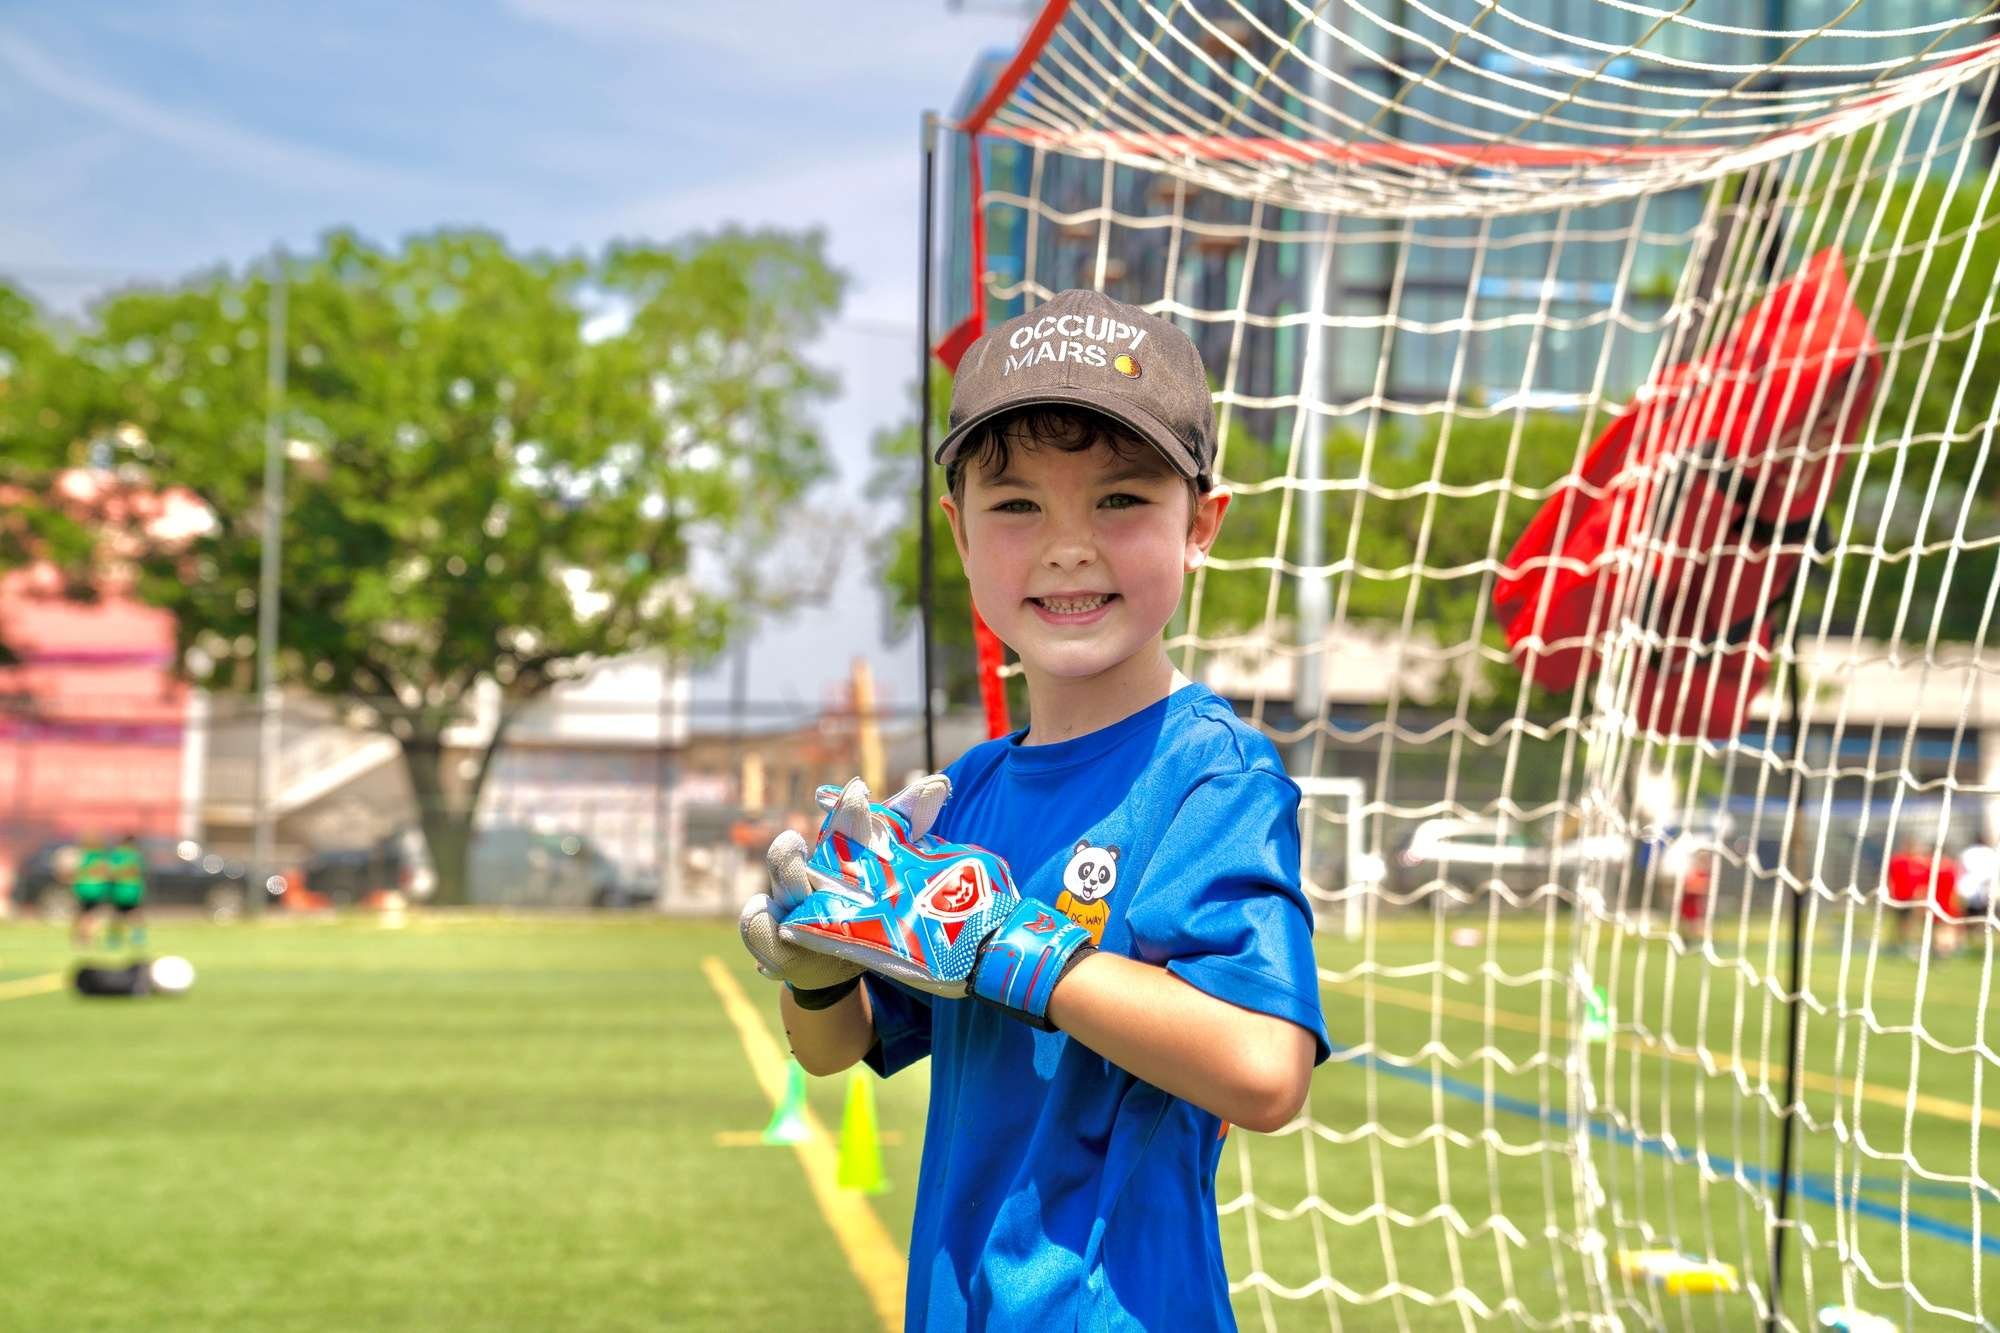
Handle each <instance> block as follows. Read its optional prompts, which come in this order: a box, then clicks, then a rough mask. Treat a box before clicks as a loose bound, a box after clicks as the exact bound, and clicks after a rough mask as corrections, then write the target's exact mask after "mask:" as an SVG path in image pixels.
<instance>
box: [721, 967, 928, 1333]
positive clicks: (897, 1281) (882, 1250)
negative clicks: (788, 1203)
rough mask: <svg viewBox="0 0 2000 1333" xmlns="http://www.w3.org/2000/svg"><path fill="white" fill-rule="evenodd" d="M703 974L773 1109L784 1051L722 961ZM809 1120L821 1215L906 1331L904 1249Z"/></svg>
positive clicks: (886, 1319) (887, 1321)
mask: <svg viewBox="0 0 2000 1333" xmlns="http://www.w3.org/2000/svg"><path fill="white" fill-rule="evenodd" d="M701 970H702V975H704V976H706V977H707V978H708V984H709V985H710V986H712V987H714V988H715V998H716V999H718V1000H720V1001H721V1002H722V1011H723V1012H724V1013H725V1014H727V1015H728V1016H729V1021H730V1023H732V1024H733V1025H734V1026H735V1028H736V1035H737V1037H738V1038H739V1039H740V1040H741V1041H742V1042H743V1053H744V1054H745V1055H747V1056H749V1057H750V1072H751V1073H753V1074H754V1075H756V1078H757V1082H758V1083H759V1084H760V1085H761V1086H762V1087H763V1089H764V1095H765V1096H766V1097H769V1098H770V1099H771V1105H772V1106H774V1107H775V1106H777V1104H778V1103H779V1102H780V1101H782V1100H784V1096H785V1074H786V1069H785V1053H784V1051H783V1049H782V1048H781V1047H780V1046H779V1045H778V1042H777V1039H776V1038H774V1037H773V1036H772V1035H771V1029H770V1028H769V1027H767V1026H765V1023H764V1019H763V1016H762V1015H760V1014H759V1013H758V1012H757V1007H756V1006H755V1005H753V1004H751V1003H750V999H749V997H748V996H746V995H744V993H743V988H742V987H741V986H739V985H737V984H736V978H735V977H732V976H730V975H729V970H728V969H727V968H725V967H724V966H723V965H722V960H721V959H719V958H715V957H712V956H711V957H708V958H704V959H702V960H701ZM805 1122H806V1137H805V1138H804V1140H802V1141H801V1142H799V1143H797V1144H794V1145H793V1147H794V1148H795V1149H796V1150H797V1152H798V1154H799V1165H800V1166H802V1167H804V1168H805V1173H806V1183H807V1184H808V1185H810V1186H811V1187H812V1192H813V1198H814V1200H815V1201H817V1202H818V1204H819V1211H820V1215H821V1216H823V1217H824V1218H826V1224H827V1226H828V1227H830V1228H832V1230H833V1236H834V1239H835V1240H837V1241H839V1242H840V1248H841V1250H842V1251H843V1252H844V1253H845V1254H846V1255H847V1266H848V1267H849V1268H852V1269H853V1270H854V1276H855V1277H856V1278H857V1279H858V1280H859V1281H860V1283H861V1289H862V1291H863V1292H864V1293H866V1295H867V1297H868V1303H869V1304H870V1305H872V1306H874V1307H875V1316H876V1318H878V1319H880V1320H881V1321H882V1327H883V1328H885V1329H887V1330H889V1333H901V1329H902V1327H903V1289H904V1287H905V1286H906V1285H907V1283H908V1277H909V1264H908V1262H907V1261H906V1260H905V1259H904V1258H903V1247H902V1246H900V1245H898V1244H896V1243H895V1242H894V1241H892V1240H890V1239H889V1233H888V1231H887V1230H885V1229H884V1228H883V1226H882V1220H881V1219H880V1218H878V1217H877V1216H875V1210H874V1209H873V1208H870V1207H869V1206H868V1203H867V1201H866V1200H865V1199H863V1198H862V1197H861V1196H860V1195H857V1194H852V1193H849V1192H848V1191H846V1190H843V1189H841V1188H840V1185H839V1183H838V1180H839V1158H838V1156H837V1155H836V1154H835V1152H834V1147H833V1139H832V1138H831V1137H830V1136H829V1135H828V1134H827V1132H826V1127H825V1126H824V1125H822V1124H820V1122H819V1118H818V1117H817V1116H815V1115H814V1114H813V1113H812V1110H811V1108H807V1109H806V1112H805Z"/></svg>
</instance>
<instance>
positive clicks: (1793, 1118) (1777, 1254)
mask: <svg viewBox="0 0 2000 1333" xmlns="http://www.w3.org/2000/svg"><path fill="white" fill-rule="evenodd" d="M1785 711H1786V713H1787V714H1788V715H1789V716H1790V718H1791V723H1792V759H1793V762H1794V763H1795V764H1796V765H1797V766H1798V767H1797V771H1796V772H1795V773H1794V774H1793V776H1792V794H1791V815H1790V823H1791V827H1790V829H1789V830H1787V832H1786V836H1785V860H1784V868H1785V870H1786V871H1789V872H1790V873H1791V875H1794V876H1802V875H1803V872H1804V861H1805V857H1804V856H1803V854H1802V852H1803V848H1802V846H1801V836H1802V832H1803V828H1804V819H1803V814H1804V809H1803V807H1804V805H1805V789H1806V774H1805V760H1806V736H1805V722H1804V719H1803V717H1802V716H1801V713H1800V709H1799V664H1798V660H1797V658H1796V657H1794V658H1793V660H1792V662H1791V664H1790V669H1789V671H1788V672H1787V674H1786V678H1785ZM1778 882H1779V887H1780V889H1781V890H1782V891H1783V892H1785V893H1787V894H1789V895H1791V918H1792V961H1791V977H1790V980H1789V981H1788V982H1787V983H1786V985H1785V1102H1784V1107H1783V1109H1782V1111H1781V1112H1780V1113H1779V1138H1778V1208H1777V1216H1776V1217H1775V1218H1774V1219H1773V1220H1772V1223H1771V1309H1770V1312H1769V1313H1768V1314H1767V1315H1766V1316H1765V1319H1764V1327H1765V1329H1766V1330H1767V1333H1776V1330H1777V1329H1778V1327H1779V1326H1780V1324H1781V1322H1782V1321H1783V1318H1784V1314H1783V1308H1784V1295H1785V1233H1786V1232H1787V1231H1789V1230H1790V1229H1791V1217H1792V1147H1793V1145H1794V1143H1796V1141H1797V1140H1798V1136H1799V1125H1798V1121H1799V1107H1798V1095H1799V1061H1800V1056H1801V1054H1802V1052H1801V1051H1800V1049H1799V1047H1800V1042H1799V1010H1800V1009H1801V1008H1803V1007H1804V1006H1803V1005H1801V1004H1800V999H1801V997H1802V993H1803V990H1804V987H1803V984H1802V981H1801V978H1800V975H1799V974H1800V972H1801V970H1802V968H1803V965H1804V961H1805V938H1806V922H1805V912H1806V889H1805V885H1804V883H1803V882H1801V883H1799V884H1797V885H1794V884H1793V883H1792V882H1791V880H1790V879H1789V878H1787V876H1786V875H1784V874H1780V876H1779V881H1778Z"/></svg>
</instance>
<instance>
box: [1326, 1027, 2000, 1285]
mask: <svg viewBox="0 0 2000 1333" xmlns="http://www.w3.org/2000/svg"><path fill="white" fill-rule="evenodd" d="M1332 1045H1333V1053H1334V1054H1335V1055H1336V1056H1343V1055H1344V1056H1346V1057H1348V1058H1349V1059H1350V1060H1354V1061H1358V1062H1361V1063H1363V1064H1366V1065H1367V1066H1368V1067H1369V1068H1370V1069H1374V1070H1377V1071H1379V1072H1381V1073H1384V1074H1387V1075H1389V1076H1390V1077H1391V1078H1400V1079H1402V1080H1404V1081H1405V1082H1409V1083H1421V1084H1423V1085H1425V1086H1426V1087H1429V1086H1433V1085H1434V1086H1436V1087H1438V1088H1439V1089H1441V1090H1443V1091H1445V1092H1448V1093H1450V1094H1451V1095H1452V1096H1454V1097H1461V1098H1464V1099H1465V1100H1467V1101H1472V1102H1478V1103H1480V1104H1481V1105H1491V1106H1492V1107H1493V1108H1494V1109H1495V1110H1498V1111H1506V1112H1508V1113H1509V1114H1511V1115H1519V1116H1527V1117H1528V1118H1530V1119H1532V1120H1540V1121H1542V1122H1543V1123H1545V1124H1548V1125H1552V1126H1554V1127H1555V1128H1557V1129H1562V1130H1567V1129H1568V1128H1569V1113H1568V1112H1566V1111H1562V1110H1559V1109H1557V1108H1555V1107H1552V1106H1543V1105H1541V1104H1540V1103H1538V1102H1531V1101H1527V1100H1525V1099H1523V1098H1520V1097H1510V1096H1508V1095H1507V1094H1506V1093H1504V1092H1493V1093H1489V1092H1487V1090H1486V1089H1484V1088H1482V1087H1480V1086H1479V1085H1478V1084H1476V1083H1467V1082H1466V1081H1465V1080H1464V1079H1458V1078H1453V1077H1452V1076H1451V1075H1449V1074H1433V1073H1430V1072H1428V1071H1426V1070H1422V1069H1406V1068H1404V1067H1403V1066H1401V1065H1395V1064H1390V1063H1389V1062H1388V1061H1386V1060H1383V1059H1380V1058H1378V1057H1376V1056H1374V1055H1371V1054H1368V1053H1365V1052H1357V1051H1356V1050H1355V1049H1354V1048H1353V1047H1352V1046H1343V1045H1341V1044H1340V1043H1339V1042H1334V1043H1332ZM1590 1132H1591V1133H1592V1134H1593V1135H1595V1136H1596V1137H1597V1138H1600V1139H1603V1140H1605V1141H1606V1142H1608V1143H1615V1144H1617V1145H1619V1146H1621V1147H1633V1146H1637V1147H1639V1148H1641V1149H1643V1150H1645V1151H1646V1152H1649V1153H1653V1154H1654V1155H1656V1156H1659V1157H1664V1158H1666V1159H1667V1160H1668V1161H1670V1162H1673V1163H1675V1164H1676V1165H1679V1166H1686V1165H1688V1164H1690V1163H1693V1162H1695V1161H1696V1160H1697V1159H1696V1157H1695V1155H1694V1154H1692V1153H1690V1152H1688V1151H1687V1150H1686V1149H1683V1148H1670V1147H1668V1146H1667V1145H1666V1144H1665V1143H1663V1142H1661V1141H1660V1140H1659V1139H1656V1138H1653V1137H1652V1136H1650V1135H1645V1134H1635V1133H1633V1132H1632V1131H1631V1130H1629V1129H1620V1128H1618V1127H1617V1126H1616V1125H1606V1124H1601V1123H1599V1122H1597V1121H1594V1120H1593V1121H1592V1122H1591V1123H1590ZM1706 1160H1707V1162H1708V1164H1709V1165H1710V1166H1711V1167H1712V1168H1714V1169H1715V1170H1716V1171H1719V1172H1722V1173H1724V1174H1726V1175H1738V1174H1740V1175H1742V1176H1744V1177H1745V1178H1747V1179H1749V1180H1752V1181H1755V1182H1757V1183H1758V1184H1761V1185H1765V1186H1767V1187H1768V1186H1774V1185H1776V1184H1777V1183H1778V1173H1777V1172H1775V1171H1770V1170H1766V1169H1765V1168H1763V1167H1761V1166H1739V1165H1738V1164H1737V1163H1736V1162H1735V1161H1733V1160H1731V1159H1730V1158H1727V1157H1717V1156H1715V1155H1714V1154H1712V1153H1711V1154H1709V1155H1708V1157H1707V1158H1706ZM1829 1179H1830V1177H1827V1176H1824V1175H1817V1174H1805V1175H1801V1174H1794V1175H1793V1176H1792V1188H1793V1189H1795V1190H1797V1191H1798V1193H1799V1195H1800V1197H1801V1198H1806V1199H1811V1200H1812V1201H1813V1202H1815V1203H1823V1204H1828V1205H1830V1206H1832V1207H1834V1208H1842V1209H1846V1210H1848V1211H1850V1212H1854V1213H1858V1214H1860V1215H1861V1216H1863V1217H1872V1218H1875V1219H1877V1220H1879V1221H1883V1222H1899V1223H1906V1224H1907V1225H1908V1226H1909V1228H1910V1230H1912V1231H1914V1232H1918V1233H1920V1234H1922V1235H1926V1236H1935V1237H1937V1238H1938V1239H1939V1240H1948V1241H1953V1242H1955V1243H1957V1244H1959V1245H1963V1246H1965V1247H1966V1248H1967V1249H1971V1248H1972V1246H1973V1245H1974V1244H1975V1243H1977V1244H1978V1246H1979V1249H1980V1252H1981V1253H1983V1254H1995V1255H2000V1236H1989V1235H1985V1234H1982V1233H1978V1232H1974V1231H1973V1230H1972V1229H1971V1228H1970V1227H1962V1226H1958V1225H1957V1224H1955V1223H1952V1222H1947V1221H1945V1220H1943V1219H1942V1218H1937V1217H1931V1216H1929V1215H1927V1214H1924V1213H1918V1212H1911V1213H1907V1214H1906V1213H1904V1212H1903V1210H1902V1209H1900V1208H1892V1207H1890V1206H1889V1205H1888V1204H1885V1203H1877V1202H1875V1201H1874V1200H1872V1199H1860V1198H1855V1197H1854V1196H1852V1195H1849V1196H1848V1197H1847V1198H1844V1199H1843V1198H1841V1197H1840V1196H1839V1195H1837V1194H1836V1193H1835V1192H1834V1191H1833V1189H1832V1187H1831V1186H1830V1185H1828V1184H1827V1181H1828V1180H1829ZM1924 1183H1925V1184H1930V1183H1932V1182H1928V1181H1926V1182H1924Z"/></svg>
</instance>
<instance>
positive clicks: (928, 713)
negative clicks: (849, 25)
mask: <svg viewBox="0 0 2000 1333" xmlns="http://www.w3.org/2000/svg"><path fill="white" fill-rule="evenodd" d="M921 143H922V149H923V171H922V173H921V175H922V178H923V192H924V194H923V199H922V201H921V203H920V204H919V207H918V210H917V216H918V219H919V221H918V227H919V228H920V235H919V240H918V257H917V273H918V279H917V497H918V498H917V605H918V607H919V610H920V614H919V617H918V619H919V622H920V626H921V627H920V628H919V630H918V632H917V642H918V644H919V645H920V649H921V651H922V653H923V675H922V680H923V693H924V771H925V772H926V773H935V772H937V709H936V706H935V695H934V691H935V689H936V688H937V687H936V684H935V679H936V678H935V677H934V676H933V675H932V674H931V670H932V650H931V636H932V633H933V627H932V624H931V614H932V605H933V602H932V578H933V574H934V570H935V568H936V566H935V559H936V557H935V556H934V555H933V553H932V551H931V254H932V251H931V235H932V232H931V227H932V224H933V219H932V216H931V210H932V209H933V208H934V207H936V204H937V117H936V115H934V114H933V113H931V112H929V111H926V112H925V113H924V118H923V133H922V138H921ZM972 151H973V152H975V153H976V152H978V151H979V148H978V145H976V144H975V145H974V146H973V149H972ZM973 206H974V207H975V208H976V207H978V201H977V200H974V201H973Z"/></svg>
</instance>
